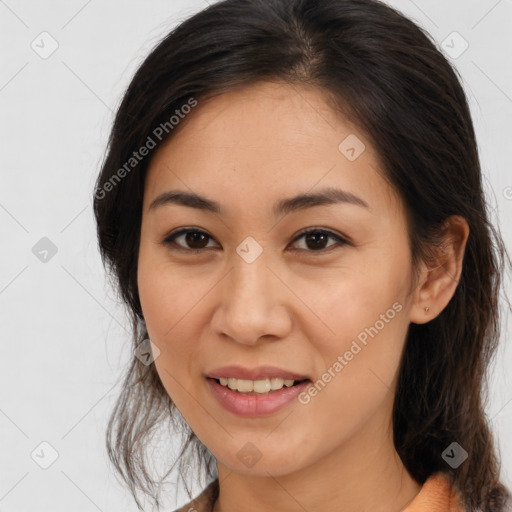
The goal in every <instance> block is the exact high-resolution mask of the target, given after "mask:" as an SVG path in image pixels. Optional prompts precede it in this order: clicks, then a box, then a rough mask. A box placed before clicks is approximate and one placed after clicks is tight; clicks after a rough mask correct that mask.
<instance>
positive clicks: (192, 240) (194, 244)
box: [162, 228, 213, 253]
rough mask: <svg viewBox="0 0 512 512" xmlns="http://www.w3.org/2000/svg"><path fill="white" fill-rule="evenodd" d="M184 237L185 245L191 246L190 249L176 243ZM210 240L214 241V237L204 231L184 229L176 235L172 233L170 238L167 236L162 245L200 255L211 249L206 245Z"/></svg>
mask: <svg viewBox="0 0 512 512" xmlns="http://www.w3.org/2000/svg"><path fill="white" fill-rule="evenodd" d="M182 237H184V241H185V243H186V244H189V247H187V246H185V247H184V246H183V245H181V244H177V243H176V240H178V239H179V238H182ZM208 239H212V237H211V236H210V235H208V233H205V232H204V231H201V230H199V229H193V228H183V229H180V230H178V231H176V232H175V233H171V234H170V235H169V236H167V237H166V238H165V239H164V240H163V242H162V243H163V244H164V245H173V246H177V249H178V250H183V251H186V252H196V253H199V252H201V251H202V250H203V249H205V248H209V247H206V243H205V242H206V241H207V240H208ZM212 240H213V239H212Z"/></svg>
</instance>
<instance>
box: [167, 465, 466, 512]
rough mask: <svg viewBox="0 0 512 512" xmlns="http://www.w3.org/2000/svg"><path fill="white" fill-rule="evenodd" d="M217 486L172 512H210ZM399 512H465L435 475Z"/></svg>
mask: <svg viewBox="0 0 512 512" xmlns="http://www.w3.org/2000/svg"><path fill="white" fill-rule="evenodd" d="M218 485H219V482H218V480H214V481H213V482H211V483H210V484H209V485H208V486H207V487H206V489H205V490H204V491H203V492H202V493H201V494H200V495H199V496H197V497H196V498H195V499H193V500H192V501H191V502H190V503H188V504H186V505H183V507H181V508H179V509H177V510H175V511H174V512H210V511H211V508H212V503H213V502H214V500H215V499H216V498H217V494H218ZM400 512H465V509H464V508H463V507H462V505H461V502H460V498H459V496H458V494H457V492H456V490H455V489H454V488H452V487H451V486H450V481H449V480H448V477H447V476H446V475H445V474H443V473H436V474H434V475H432V476H430V478H428V479H427V480H426V482H425V483H424V484H423V486H422V487H421V490H420V492H419V493H418V494H417V495H416V496H415V498H414V499H413V500H412V501H411V503H409V505H407V506H406V507H405V508H404V509H402V510H401V511H400Z"/></svg>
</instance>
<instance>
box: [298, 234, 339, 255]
mask: <svg viewBox="0 0 512 512" xmlns="http://www.w3.org/2000/svg"><path fill="white" fill-rule="evenodd" d="M301 238H303V239H304V241H305V248H304V247H303V248H300V250H306V251H308V252H321V251H325V250H326V249H328V248H330V247H332V246H333V245H336V244H337V245H345V244H347V243H348V242H347V241H346V240H345V239H343V238H342V237H340V236H339V235H337V234H335V233H332V232H331V231H325V230H323V229H315V228H313V229H308V230H307V231H303V232H302V233H301V234H300V235H299V236H297V237H296V238H295V240H294V242H295V241H297V240H300V239H301ZM329 239H332V240H334V241H335V243H334V244H330V245H328V246H326V243H327V241H328V240H329Z"/></svg>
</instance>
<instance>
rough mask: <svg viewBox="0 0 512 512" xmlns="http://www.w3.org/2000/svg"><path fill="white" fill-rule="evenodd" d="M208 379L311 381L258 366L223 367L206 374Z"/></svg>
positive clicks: (278, 369)
mask: <svg viewBox="0 0 512 512" xmlns="http://www.w3.org/2000/svg"><path fill="white" fill-rule="evenodd" d="M206 376H207V377H210V378H212V379H220V378H221V377H224V378H227V379H229V378H233V379H240V380H263V379H271V378H273V377H274V378H275V377H278V378H281V379H293V380H304V379H309V377H307V376H306V375H301V374H299V373H295V372H291V371H288V370H283V369H282V368H278V367H277V366H258V367H257V368H252V369H251V368H244V367H243V366H236V365H234V366H223V367H222V368H216V369H215V370H212V371H211V372H208V373H207V374H206Z"/></svg>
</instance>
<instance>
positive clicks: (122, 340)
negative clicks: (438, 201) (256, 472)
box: [0, 0, 512, 512]
mask: <svg viewBox="0 0 512 512" xmlns="http://www.w3.org/2000/svg"><path fill="white" fill-rule="evenodd" d="M390 3H391V4H392V5H394V6H395V7H398V8H399V9H400V10H402V11H403V12H404V13H405V14H407V15H409V16H410V17H411V18H413V19H414V20H415V21H417V22H418V23H419V24H420V25H422V26H423V27H424V28H425V29H427V30H428V31H429V32H430V33H431V34H432V36H433V37H434V38H435V39H436V40H437V41H438V43H439V44H440V45H441V43H442V41H444V40H445V39H446V38H447V37H448V36H449V35H450V34H452V32H453V31H457V32H458V33H460V34H461V35H462V37H463V38H464V39H465V40H466V41H467V42H468V43H469V48H468V49H467V50H466V51H465V52H464V53H463V54H462V55H461V56H459V57H457V58H456V59H452V60H453V62H454V63H455V65H456V67H457V68H458V70H459V72H460V74H461V75H462V78H463V81H464V87H465V89H466V91H467V94H468V96H469V99H470V103H471V109H472V113H473V116H474V122H475V126H476V130H477V138H478V141H479V148H480V154H481V159H482V164H483V170H484V174H485V188H486V192H487V193H488V200H489V202H490V209H491V210H492V211H493V217H492V219H493V221H494V222H495V223H497V222H499V225H500V227H501V229H502V232H503V236H504V239H505V242H506V244H507V246H508V247H511V246H512V244H511V240H512V230H511V228H510V226H511V224H512V189H507V187H512V173H511V164H512V152H511V142H512V140H511V138H510V135H511V125H512V123H511V121H512V117H511V115H512V65H511V64H512V62H511V57H510V55H512V30H511V28H512V2H511V1H510V0H500V1H497V0H470V1H468V0H457V1H450V2H446V1H444V0H416V2H413V1H411V0H394V1H392V2H390ZM206 5H207V3H206V1H205V0H186V1H185V0H179V1H178V0H172V1H163V0H159V1H156V0H155V1H151V2H142V1H139V2H136V1H133V0H131V1H126V0H125V1H122V2H121V1H120V0H118V1H113V0H103V1H100V0H89V1H87V0H71V1H70V0H67V1H63V0H62V1H52V2H49V1H46V2H44V1H40V0H39V1H36V0H30V1H29V0H25V1H21V0H5V1H0V44H1V52H2V61H1V62H2V64H1V66H0V112H1V117H0V129H1V134H0V140H1V151H0V172H1V179H2V186H1V188H0V225H1V229H2V238H1V240H2V242H1V243H0V262H1V266H0V312H1V321H0V342H1V358H0V379H1V387H0V400H1V401H0V432H1V433H0V510H1V511H2V512H22V511H30V512H33V511H34V510H38V511H52V512H60V511H68V510H70V508H72V509H73V510H74V511H75V512H81V511H86V510H88V511H91V510H100V511H104V512H106V511H126V512H129V511H136V510H137V508H136V506H135V503H134V502H133V500H132V499H131V497H130V496H129V493H128V491H127V490H126V489H124V488H122V487H121V486H120V485H119V483H118V482H117V480H116V478H115V477H114V475H113V471H112V469H111V468H110V466H109V464H108V459H107V457H106V451H105V441H104V433H105V428H106V422H107V418H108V414H109V412H110V409H111V407H112V405H113V403H114V400H115V398H116V396H117V394H118V392H119V384H120V382H119V378H120V375H121V372H122V370H123V369H124V365H125V364H126V363H127V361H128V359H129V357H130V356H131V354H130V350H131V345H130V336H129V332H128V331H129V324H128V322H127V319H126V317H125V316H124V312H123V309H122V308H121V307H120V306H119V304H118V301H117V299H116V296H115V293H114V292H112V291H111V289H110V288H109V285H108V283H107V281H106V280H105V275H104V272H103V269H102V266H101V262H100V258H99V253H98V250H97V246H96V238H95V237H96V234H95V225H94V222H93V214H92V208H91V205H92V191H93V185H94V180H95V177H96V175H97V173H98V170H99V165H100V163H101V160H102V157H103V152H104V149H105V145H106V141H107V137H108V134H109V129H110V126H111V122H112V119H113V112H114V111H115V109H116V107H117V106H118V104H119V101H120V99H121V95H122V93H123V91H124V90H125V88H126V86H127V85H128V83H129V80H130V79H131V77H132V75H133V73H134V72H135V70H136V69H137V67H138V66H139V65H140V64H141V62H142V60H143V58H144V57H145V56H146V55H147V54H148V53H149V51H150V50H151V48H152V47H153V46H154V45H155V44H156V43H157V41H158V40H159V39H160V38H161V37H163V36H164V35H165V34H166V33H168V31H169V30H170V29H171V28H172V27H174V26H175V25H176V24H177V23H178V22H179V21H181V20H183V19H185V18H186V17H188V16H189V15H191V14H193V13H194V12H196V11H198V10H200V9H203V8H204V7H206ZM43 31H47V32H48V33H49V34H51V36H52V38H54V39H55V40H56V41H57V42H58V48H57V50H56V51H55V52H54V53H53V54H52V55H51V56H50V57H48V58H47V59H43V58H41V57H40V56H39V55H38V54H37V53H36V52H35V51H34V50H33V49H32V48H31V43H32V41H34V40H35V41H36V43H37V42H38V41H40V37H42V36H39V35H40V34H41V32H43ZM459 44H460V42H457V41H456V40H455V42H454V45H455V49H457V48H461V47H460V46H457V45H459ZM39 45H40V46H41V45H42V44H41V43H39ZM45 47H46V48H49V40H47V44H46V45H45ZM507 190H508V191H509V195H508V198H507ZM42 237H48V238H49V239H50V240H51V241H52V242H53V244H55V246H56V248H57V253H56V254H55V255H54V256H53V257H52V258H51V259H49V261H47V262H46V263H43V262H41V261H40V260H39V259H38V258H37V257H36V256H35V255H34V254H33V252H32V248H33V246H34V245H35V244H36V243H37V242H38V241H39V240H40V239H41V238H42ZM506 284H507V293H509V295H512V294H511V293H510V292H511V285H510V280H509V278H508V277H507V278H506ZM504 310H505V309H504ZM505 321H506V322H504V325H503V328H504V330H503V335H502V346H501V348H500V351H499V353H498V354H497V358H496V365H495V367H494V369H493V371H492V382H491V388H490V389H491V393H490V401H489V404H488V406H487V413H488V417H489V418H490V420H491V425H492V428H493V430H494V432H495V433H496V438H497V442H498V444H499V448H500V451H501V456H502V462H503V466H502V477H503V480H504V482H505V483H506V484H507V485H508V486H509V487H512V385H511V383H512V376H511V372H510V368H511V366H512V346H511V343H510V341H511V340H510V332H511V329H510V324H511V319H510V315H508V316H507V317H506V318H505ZM42 441H46V442H48V443H50V444H51V446H52V447H53V448H54V449H55V450H56V451H57V452H58V455H59V456H58V458H57V460H56V461H55V462H54V463H53V464H52V465H51V466H50V467H49V468H48V469H42V468H40V467H39V466H38V465H37V464H36V463H35V462H34V460H33V459H32V458H31V453H32V452H33V450H34V449H36V448H37V447H38V446H39V444H40V443H41V442H42ZM45 453H46V454H48V453H49V450H48V449H47V450H46V451H45ZM45 456H47V455H45ZM199 490H200V489H199V488H197V489H196V491H197V492H198V491H199ZM183 496H184V495H181V493H180V495H178V496H176V495H175V493H174V492H172V493H171V495H170V496H169V501H168V502H169V507H170V508H169V509H170V510H172V509H173V508H174V507H175V506H177V505H181V504H182V503H183V502H184V501H186V499H185V497H183Z"/></svg>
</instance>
